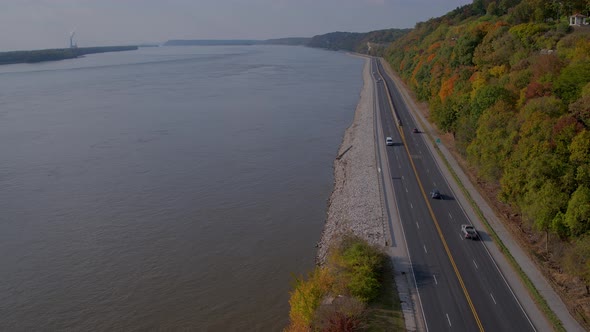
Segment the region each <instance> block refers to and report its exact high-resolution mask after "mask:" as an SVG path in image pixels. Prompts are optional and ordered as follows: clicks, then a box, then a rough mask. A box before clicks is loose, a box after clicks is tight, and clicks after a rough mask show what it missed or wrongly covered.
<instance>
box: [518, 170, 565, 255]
mask: <svg viewBox="0 0 590 332" xmlns="http://www.w3.org/2000/svg"><path fill="white" fill-rule="evenodd" d="M567 201H568V195H567V194H566V193H564V192H562V191H561V189H560V186H559V185H558V184H557V183H556V182H555V181H553V180H547V181H546V182H545V183H544V184H543V185H542V186H541V187H540V188H539V189H538V190H531V191H528V192H527V193H526V195H525V204H524V208H523V210H524V212H525V213H526V215H527V216H528V217H529V218H531V219H532V220H533V226H534V227H535V228H536V229H538V230H540V231H543V232H545V235H546V244H545V250H547V251H548V244H549V231H551V230H553V229H554V228H555V227H559V226H560V225H554V221H556V220H555V219H556V216H557V214H558V213H560V212H561V211H562V210H565V207H566V206H567ZM558 218H559V217H558ZM558 221H559V219H558V220H557V222H558Z"/></svg>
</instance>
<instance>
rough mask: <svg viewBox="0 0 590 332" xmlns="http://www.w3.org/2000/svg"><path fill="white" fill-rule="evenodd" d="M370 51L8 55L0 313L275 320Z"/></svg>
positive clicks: (307, 263)
mask: <svg viewBox="0 0 590 332" xmlns="http://www.w3.org/2000/svg"><path fill="white" fill-rule="evenodd" d="M363 63H364V60H362V59H359V58H356V57H352V56H349V55H346V54H343V53H337V52H329V51H323V50H317V49H311V48H305V47H290V46H231V47H224V46H215V47H159V48H157V47H156V48H140V49H139V50H138V51H132V52H121V53H105V54H95V55H89V56H86V57H83V58H79V59H74V60H66V61H58V62H47V63H39V64H19V65H8V66H0V155H1V156H2V157H1V159H0V252H1V253H2V255H1V256H0V330H5V331H32V330H77V331H83V330H99V331H115V330H124V331H141V330H154V329H158V330H181V329H184V330H199V331H246V330H247V331H280V330H282V328H284V327H285V325H286V324H287V323H288V309H289V306H288V297H289V294H288V292H289V290H290V289H291V284H292V282H293V275H300V274H305V273H306V272H307V271H309V270H311V269H312V267H313V265H314V257H315V252H316V248H315V244H316V242H317V241H318V240H319V238H320V235H321V231H322V227H323V223H324V220H325V213H326V203H327V199H328V197H329V195H330V192H331V190H332V186H333V174H332V163H333V160H334V158H335V156H336V152H337V149H338V147H339V144H340V141H341V139H342V135H343V133H344V130H345V128H346V127H347V126H348V125H349V124H350V123H351V121H352V117H353V114H354V109H355V107H356V104H357V102H358V97H359V92H360V89H361V87H362V76H361V72H362V67H363Z"/></svg>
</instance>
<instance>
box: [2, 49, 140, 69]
mask: <svg viewBox="0 0 590 332" xmlns="http://www.w3.org/2000/svg"><path fill="white" fill-rule="evenodd" d="M137 49H138V46H100V47H79V48H54V49H45V50H34V51H11V52H0V65H11V64H17V63H38V62H46V61H59V60H66V59H75V58H78V57H81V56H83V55H86V54H95V53H106V52H123V51H135V50H137Z"/></svg>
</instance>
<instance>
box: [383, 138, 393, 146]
mask: <svg viewBox="0 0 590 332" xmlns="http://www.w3.org/2000/svg"><path fill="white" fill-rule="evenodd" d="M385 145H393V138H391V137H387V138H386V139H385Z"/></svg>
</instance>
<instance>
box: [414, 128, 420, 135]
mask: <svg viewBox="0 0 590 332" xmlns="http://www.w3.org/2000/svg"><path fill="white" fill-rule="evenodd" d="M412 132H413V133H414V134H416V133H419V132H420V131H419V130H418V128H414V129H412Z"/></svg>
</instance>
